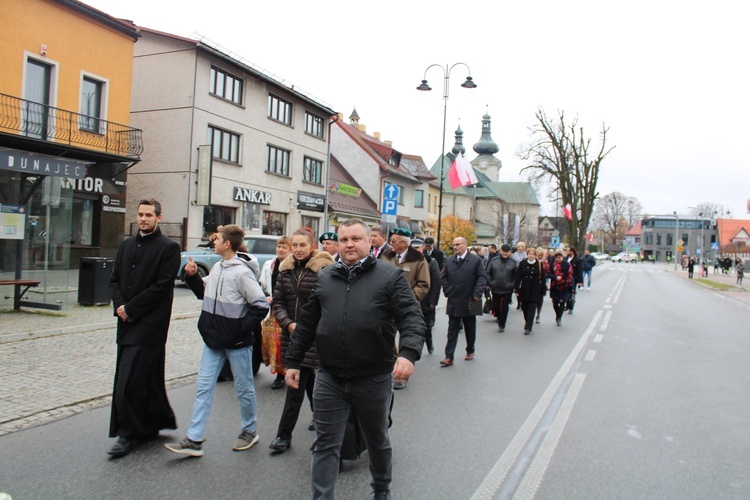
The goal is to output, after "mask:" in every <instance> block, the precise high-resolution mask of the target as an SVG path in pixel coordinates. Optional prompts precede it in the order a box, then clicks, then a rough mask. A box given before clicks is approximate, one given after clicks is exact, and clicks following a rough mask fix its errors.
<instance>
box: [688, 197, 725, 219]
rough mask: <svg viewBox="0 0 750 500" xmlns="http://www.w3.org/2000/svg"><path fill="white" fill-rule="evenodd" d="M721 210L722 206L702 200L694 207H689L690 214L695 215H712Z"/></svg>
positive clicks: (721, 211)
mask: <svg viewBox="0 0 750 500" xmlns="http://www.w3.org/2000/svg"><path fill="white" fill-rule="evenodd" d="M723 211H724V210H723V206H722V205H721V204H719V203H714V202H713V201H704V202H702V203H698V205H696V206H694V207H690V214H691V215H695V216H696V217H700V216H703V217H714V214H720V213H723Z"/></svg>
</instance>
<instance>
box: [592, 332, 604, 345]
mask: <svg viewBox="0 0 750 500" xmlns="http://www.w3.org/2000/svg"><path fill="white" fill-rule="evenodd" d="M603 338H604V335H602V334H601V333H599V334H597V335H596V337H594V342H595V343H597V344H598V343H599V342H601V341H602V339H603Z"/></svg>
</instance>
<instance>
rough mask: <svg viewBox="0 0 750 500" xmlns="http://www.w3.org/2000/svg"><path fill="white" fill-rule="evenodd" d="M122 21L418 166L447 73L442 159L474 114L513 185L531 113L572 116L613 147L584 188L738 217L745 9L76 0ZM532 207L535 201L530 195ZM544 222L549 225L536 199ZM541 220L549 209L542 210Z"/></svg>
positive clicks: (341, 0)
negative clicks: (191, 50) (330, 117)
mask: <svg viewBox="0 0 750 500" xmlns="http://www.w3.org/2000/svg"><path fill="white" fill-rule="evenodd" d="M84 1H86V3H88V4H90V5H92V6H93V7H96V8H98V9H100V10H103V11H104V12H106V13H108V14H110V15H113V16H116V17H121V18H125V19H130V20H132V21H133V22H135V23H136V24H137V25H140V26H145V27H148V28H153V29H157V30H161V31H166V32H169V33H173V34H176V35H180V36H186V37H190V36H191V35H193V34H194V33H199V34H201V35H203V36H205V37H207V38H208V39H210V40H211V41H213V42H215V43H218V44H219V45H221V46H223V47H225V48H226V49H228V50H231V51H233V52H234V53H236V54H238V55H241V56H242V57H244V58H245V59H247V60H248V61H250V62H253V63H255V64H257V65H258V66H260V67H262V68H264V69H265V70H266V71H268V72H270V73H272V74H274V75H276V76H277V77H278V78H281V79H284V80H287V81H289V82H291V83H293V84H294V85H295V86H296V87H298V88H300V89H302V90H304V91H305V92H307V93H310V94H312V95H313V96H315V97H316V98H318V99H319V100H321V101H323V102H325V103H326V104H328V105H330V106H331V107H332V108H333V109H335V110H336V111H340V112H342V113H343V114H344V117H345V118H347V119H348V117H349V115H350V113H351V111H352V109H353V108H354V107H356V109H357V112H358V114H359V116H360V123H363V124H364V125H366V126H367V132H368V133H370V134H372V133H373V132H380V133H381V138H382V139H383V140H391V141H393V146H394V147H395V148H396V149H398V150H399V151H401V152H403V153H408V154H417V155H420V156H422V158H423V159H424V161H425V163H427V165H428V166H431V165H432V164H433V163H434V162H435V161H436V160H437V158H438V155H439V154H440V153H441V139H442V128H443V99H442V90H443V72H442V71H441V69H440V68H432V69H430V70H429V71H428V72H427V76H426V78H427V80H428V81H429V84H430V86H431V87H432V88H433V90H432V92H419V91H417V90H416V86H417V85H419V83H420V80H421V79H422V78H423V75H424V71H425V69H426V68H427V67H428V66H429V65H431V64H439V65H442V66H443V67H445V66H446V65H449V64H453V63H459V62H461V63H466V64H467V65H468V66H469V67H470V68H471V76H472V77H473V78H474V81H475V82H476V84H477V86H478V87H477V88H476V89H474V90H466V89H463V88H461V86H460V85H461V83H462V82H463V81H464V79H465V77H466V76H467V74H468V73H467V71H466V69H465V68H464V67H463V66H460V65H459V66H456V67H455V68H454V69H453V71H452V72H451V73H450V85H449V94H450V97H449V99H448V115H447V116H448V120H447V132H446V150H449V149H450V148H451V147H452V145H453V136H454V134H453V132H454V131H455V129H456V127H457V125H458V123H459V120H460V123H461V128H462V129H463V131H464V145H465V146H466V147H467V150H468V151H467V156H468V157H469V159H471V158H473V157H474V156H475V154H474V153H473V150H472V149H471V148H472V145H473V144H474V143H475V142H477V141H478V140H479V137H480V134H481V120H482V115H484V114H485V112H486V111H487V112H489V114H490V115H491V116H492V137H493V139H494V141H495V142H496V143H497V144H498V145H499V146H500V152H499V153H498V154H497V155H496V156H497V157H498V158H500V160H501V161H502V162H503V168H502V169H501V171H500V178H499V180H501V181H515V180H522V178H521V174H520V170H521V168H523V166H524V165H525V163H524V162H523V161H522V160H521V159H520V158H519V157H518V155H517V151H518V149H519V146H520V145H521V144H523V143H525V142H527V141H528V140H529V133H528V127H529V126H531V125H533V124H534V113H535V112H536V111H537V109H539V108H540V107H541V108H543V109H544V110H545V111H546V112H547V114H548V115H555V114H556V113H557V112H558V110H561V111H564V112H565V114H566V116H568V117H571V118H572V117H575V116H577V117H578V119H579V125H581V126H583V127H584V133H585V134H586V135H587V136H588V137H591V138H592V139H594V140H595V141H598V139H599V131H600V130H601V128H602V124H605V125H606V126H607V127H609V129H610V130H609V134H608V143H609V144H610V145H613V146H616V148H615V149H614V151H613V152H612V153H611V154H610V156H609V157H608V159H607V160H605V162H604V163H603V164H602V170H601V174H600V180H599V193H600V195H602V196H603V195H605V194H607V193H610V192H613V191H620V192H622V193H624V194H625V195H627V196H635V197H637V198H638V199H639V200H640V201H641V203H642V204H643V207H644V209H645V211H646V213H647V214H651V215H656V214H665V213H666V214H671V213H672V212H673V211H674V210H677V211H678V212H680V213H687V212H688V211H689V207H691V206H695V205H697V204H698V203H701V202H713V203H716V204H718V205H722V206H724V208H725V210H726V209H728V210H730V211H731V213H732V217H733V218H748V219H750V215H748V214H747V202H748V199H750V160H749V159H748V158H750V155H748V152H747V149H748V147H747V145H748V140H749V138H750V126H748V118H749V117H750V97H748V92H749V91H750V76H749V75H750V70H749V69H748V47H750V30H749V29H748V28H747V24H746V23H747V19H748V14H750V6H749V5H748V4H746V3H744V2H738V1H732V2H730V1H727V0H718V1H714V2H696V1H672V0H668V1H667V0H660V1H653V0H647V1H642V0H636V1H630V2H604V1H600V0H592V1H568V2H561V1H559V0H541V1H532V0H529V1H514V2H508V1H486V2H480V1H472V0H464V1H462V2H443V1H427V2H424V1H423V2H411V1H403V0H401V1H394V0H381V1H378V2H357V1H351V0H333V1H323V2H310V1H300V0H291V1H285V2H248V1H246V0H213V1H210V2H207V1H205V0H202V1H194V0H180V1H173V0H158V1H155V0H129V1H127V2H126V1H122V0H84ZM539 194H540V199H543V198H544V196H545V193H539ZM543 211H544V212H547V214H548V215H554V208H552V205H551V204H549V203H544V204H543ZM550 212H552V213H550Z"/></svg>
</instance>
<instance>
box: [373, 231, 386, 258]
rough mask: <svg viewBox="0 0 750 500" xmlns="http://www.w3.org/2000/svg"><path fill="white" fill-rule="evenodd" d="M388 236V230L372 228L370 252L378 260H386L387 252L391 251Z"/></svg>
mask: <svg viewBox="0 0 750 500" xmlns="http://www.w3.org/2000/svg"><path fill="white" fill-rule="evenodd" d="M386 236H387V234H386V230H385V228H384V227H383V226H373V227H371V228H370V252H371V253H372V256H373V257H375V258H376V259H385V254H386V252H388V251H389V250H390V249H391V246H390V245H389V244H388V241H387V240H386Z"/></svg>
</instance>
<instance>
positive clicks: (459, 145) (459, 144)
mask: <svg viewBox="0 0 750 500" xmlns="http://www.w3.org/2000/svg"><path fill="white" fill-rule="evenodd" d="M451 153H453V155H454V156H458V153H461V156H466V148H465V147H464V131H463V130H461V123H459V124H458V128H457V129H456V144H455V145H454V146H453V149H451Z"/></svg>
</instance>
